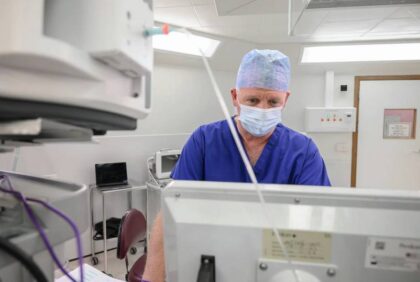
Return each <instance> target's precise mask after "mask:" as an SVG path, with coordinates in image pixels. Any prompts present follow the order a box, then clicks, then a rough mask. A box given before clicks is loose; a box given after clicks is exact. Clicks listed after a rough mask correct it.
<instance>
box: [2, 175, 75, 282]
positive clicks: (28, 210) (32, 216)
mask: <svg viewBox="0 0 420 282" xmlns="http://www.w3.org/2000/svg"><path fill="white" fill-rule="evenodd" d="M0 177H1V178H0V179H3V180H6V181H7V183H8V185H9V187H10V190H7V189H3V188H1V187H0V191H2V192H4V193H8V194H12V195H13V196H14V197H15V198H17V199H18V200H19V201H21V202H22V204H23V207H24V208H25V210H26V213H27V214H28V216H29V219H30V220H31V222H32V223H33V225H34V226H35V228H36V229H37V231H38V232H39V234H40V237H41V239H42V240H43V242H44V245H45V247H46V248H47V250H48V252H49V253H50V255H51V258H52V259H53V261H54V263H55V264H56V265H57V267H58V268H59V269H60V270H61V272H62V273H63V274H64V275H66V276H67V277H68V278H69V279H70V280H71V281H73V282H77V281H76V280H75V279H74V278H73V277H72V276H71V275H70V274H69V273H68V272H67V271H66V270H65V269H64V267H63V265H62V264H61V263H60V260H59V259H58V257H57V255H56V254H55V252H54V250H53V248H52V246H51V244H50V242H49V240H48V237H47V235H46V234H45V232H44V230H43V229H42V227H41V224H40V223H39V221H38V219H37V218H36V216H35V214H34V212H33V210H32V208H31V207H30V206H29V204H28V202H27V200H26V198H25V197H24V196H23V194H22V193H21V192H19V191H14V190H13V187H12V185H11V183H10V181H9V179H8V177H7V176H5V175H1V176H0ZM32 200H36V199H32ZM41 202H42V201H41ZM59 215H60V214H59ZM60 216H61V215H60ZM66 221H67V220H66ZM73 224H74V223H73ZM74 226H75V225H74ZM72 227H73V226H72ZM76 228H77V227H76ZM78 233H79V232H77V235H79V234H78ZM78 243H81V242H80V238H79V240H78ZM80 249H81V246H80V248H79V245H78V251H79V250H80ZM79 263H80V253H79ZM82 272H83V267H82V265H81V272H80V274H81V282H83V276H82V275H83V273H82Z"/></svg>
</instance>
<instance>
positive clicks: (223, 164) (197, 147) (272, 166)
mask: <svg viewBox="0 0 420 282" xmlns="http://www.w3.org/2000/svg"><path fill="white" fill-rule="evenodd" d="M235 127H236V124H235ZM236 130H237V128H236ZM253 169H254V172H255V175H256V177H257V179H258V182H259V183H277V184H298V185H319V186H330V185H331V184H330V180H329V179H328V174H327V170H326V168H325V164H324V161H323V159H322V157H321V155H320V153H319V151H318V148H317V147H316V145H315V143H314V142H313V141H312V140H311V139H310V138H308V137H306V136H305V135H302V134H300V133H298V132H296V131H293V130H292V129H290V128H287V127H286V126H284V125H282V124H278V125H277V126H276V129H275V130H274V132H273V134H272V135H271V137H270V139H269V140H268V143H267V144H266V145H265V147H264V149H263V151H262V153H261V155H260V157H259V159H258V161H257V163H256V164H255V166H254V167H253ZM171 177H172V178H173V179H178V180H205V181H225V182H251V180H250V178H249V176H248V174H247V171H246V169H245V165H244V164H243V162H242V159H241V156H240V154H239V151H238V149H237V148H236V145H235V141H234V139H233V137H232V135H231V133H230V131H229V127H228V123H227V122H226V120H223V121H218V122H215V123H211V124H207V125H203V126H200V127H199V128H198V129H197V130H195V131H194V133H193V134H192V135H191V137H190V138H189V140H188V141H187V143H186V145H185V146H184V148H183V150H182V153H181V157H180V158H179V160H178V162H177V164H176V166H175V168H174V170H173V171H172V175H171Z"/></svg>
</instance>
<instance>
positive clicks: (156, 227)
mask: <svg viewBox="0 0 420 282" xmlns="http://www.w3.org/2000/svg"><path fill="white" fill-rule="evenodd" d="M150 235H151V236H150V242H149V248H148V250H147V262H146V269H145V271H144V274H143V279H145V280H147V281H150V282H164V281H165V256H164V251H163V222H162V212H159V213H158V215H157V216H156V220H155V222H154V224H153V228H152V232H151V234H150Z"/></svg>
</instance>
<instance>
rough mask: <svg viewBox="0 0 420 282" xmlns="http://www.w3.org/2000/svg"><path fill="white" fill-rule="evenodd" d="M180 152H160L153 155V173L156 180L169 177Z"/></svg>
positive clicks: (177, 150) (175, 150)
mask: <svg viewBox="0 0 420 282" xmlns="http://www.w3.org/2000/svg"><path fill="white" fill-rule="evenodd" d="M180 155H181V150H179V149H174V150H160V151H157V152H156V154H155V164H156V168H155V172H156V177H157V178H158V179H165V178H169V177H170V176H171V172H172V169H173V168H174V167H175V165H176V163H177V161H178V159H179V156H180Z"/></svg>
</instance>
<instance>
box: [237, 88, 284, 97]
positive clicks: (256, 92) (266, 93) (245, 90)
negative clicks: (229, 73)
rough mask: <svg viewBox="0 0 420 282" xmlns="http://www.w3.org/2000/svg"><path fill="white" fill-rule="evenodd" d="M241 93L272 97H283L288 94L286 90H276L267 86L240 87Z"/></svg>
mask: <svg viewBox="0 0 420 282" xmlns="http://www.w3.org/2000/svg"><path fill="white" fill-rule="evenodd" d="M239 93H240V95H246V96H248V95H252V96H270V97H282V96H285V95H287V92H286V91H276V90H271V89H265V88H241V89H239Z"/></svg>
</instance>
